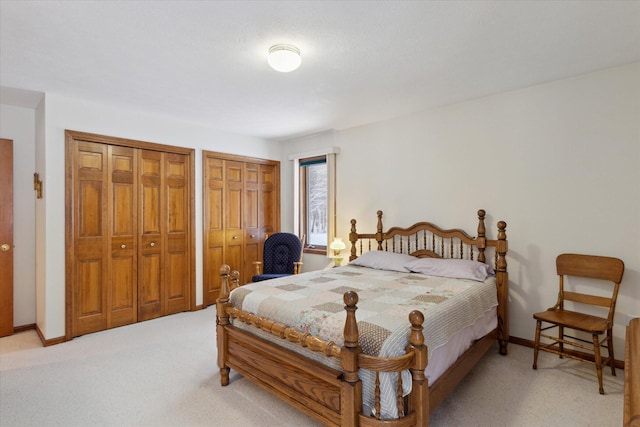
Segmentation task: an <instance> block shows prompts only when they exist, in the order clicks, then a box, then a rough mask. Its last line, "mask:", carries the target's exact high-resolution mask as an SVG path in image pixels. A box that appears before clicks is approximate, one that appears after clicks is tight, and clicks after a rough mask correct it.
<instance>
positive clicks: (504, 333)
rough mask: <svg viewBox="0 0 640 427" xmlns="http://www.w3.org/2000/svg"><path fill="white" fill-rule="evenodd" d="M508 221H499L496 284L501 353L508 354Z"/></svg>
mask: <svg viewBox="0 0 640 427" xmlns="http://www.w3.org/2000/svg"><path fill="white" fill-rule="evenodd" d="M506 230H507V223H506V222H504V221H498V242H497V244H496V285H497V287H498V342H499V343H500V354H507V344H508V343H509V319H508V315H509V309H508V307H509V305H508V304H509V274H508V273H507V259H506V255H507V249H508V243H507V231H506Z"/></svg>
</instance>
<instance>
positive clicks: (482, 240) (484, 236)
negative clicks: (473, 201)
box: [471, 209, 487, 262]
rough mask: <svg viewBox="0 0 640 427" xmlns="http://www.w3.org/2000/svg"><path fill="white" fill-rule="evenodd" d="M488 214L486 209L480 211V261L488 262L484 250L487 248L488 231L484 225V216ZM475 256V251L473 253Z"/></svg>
mask: <svg viewBox="0 0 640 427" xmlns="http://www.w3.org/2000/svg"><path fill="white" fill-rule="evenodd" d="M485 215H486V212H485V211H484V209H480V210H479V211H478V237H477V239H478V252H479V253H478V261H480V262H487V258H486V256H485V254H484V250H485V248H486V247H487V229H486V227H485V225H484V216H485ZM471 254H472V255H473V251H471Z"/></svg>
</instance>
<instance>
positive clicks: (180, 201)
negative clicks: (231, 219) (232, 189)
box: [163, 153, 191, 315]
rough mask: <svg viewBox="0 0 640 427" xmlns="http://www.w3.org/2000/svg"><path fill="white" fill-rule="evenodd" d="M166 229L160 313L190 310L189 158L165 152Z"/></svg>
mask: <svg viewBox="0 0 640 427" xmlns="http://www.w3.org/2000/svg"><path fill="white" fill-rule="evenodd" d="M163 157H164V171H165V180H164V187H165V198H166V202H165V205H164V206H165V208H164V222H165V224H164V229H165V230H166V242H165V243H164V247H165V248H166V249H165V251H166V252H165V263H164V277H165V280H164V293H165V294H164V297H165V298H166V309H165V311H164V312H163V315H167V314H173V313H179V312H181V311H185V310H188V309H189V301H190V293H189V284H190V282H191V281H190V280H189V276H190V269H189V209H188V207H189V187H188V185H189V158H188V157H187V156H185V155H182V154H171V153H165V154H163Z"/></svg>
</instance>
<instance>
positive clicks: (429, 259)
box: [216, 210, 509, 426]
mask: <svg viewBox="0 0 640 427" xmlns="http://www.w3.org/2000/svg"><path fill="white" fill-rule="evenodd" d="M377 216H378V218H377V227H376V232H375V233H359V232H358V231H357V227H356V225H357V222H356V220H351V232H350V234H349V240H350V244H351V251H350V257H349V260H350V263H349V264H348V265H347V266H345V267H339V268H333V269H327V270H323V271H317V272H309V273H304V274H301V275H297V276H292V278H284V279H276V280H274V281H266V282H261V283H260V285H258V284H247V285H245V286H238V283H237V282H238V280H237V277H238V275H237V274H234V272H231V271H230V269H229V267H228V266H226V265H224V266H222V267H221V278H222V290H221V294H220V298H219V299H218V301H217V326H216V328H217V344H218V366H219V368H220V374H221V384H222V385H223V386H226V385H228V384H229V371H230V369H234V370H235V371H237V372H239V373H240V374H242V375H243V376H245V377H246V378H248V379H250V380H251V381H254V382H255V383H257V384H258V385H260V386H262V387H263V388H265V389H267V390H268V391H270V392H272V393H274V394H276V395H277V396H279V397H280V398H282V399H283V400H285V401H287V402H289V403H290V404H292V405H293V406H295V407H297V408H299V409H300V410H302V411H304V412H306V413H307V414H309V415H311V416H312V417H314V418H316V419H318V420H320V421H321V422H323V423H324V424H326V425H335V426H338V425H342V426H383V425H384V426H412V425H419V426H427V425H428V424H429V414H430V413H431V412H432V411H433V410H434V409H435V408H436V407H437V406H438V405H439V404H440V402H442V400H443V399H444V398H445V397H446V396H447V394H448V393H449V392H450V391H451V390H453V388H454V387H455V386H456V385H457V384H458V383H459V382H460V381H461V380H462V378H464V376H465V375H466V374H467V373H468V372H469V371H470V370H471V368H472V367H473V366H474V365H475V363H476V362H477V361H478V360H480V358H481V357H482V356H483V355H484V354H485V353H486V351H488V350H489V349H490V348H491V347H493V345H494V343H495V342H496V341H497V342H498V348H499V351H500V353H501V354H506V353H507V343H508V340H509V331H508V319H507V298H508V295H507V294H508V275H507V263H506V254H507V237H506V223H505V222H504V221H499V222H498V224H497V237H496V239H495V240H492V239H488V238H487V237H486V227H485V216H486V213H485V211H484V210H479V211H478V227H477V234H476V236H475V237H472V236H471V235H469V234H467V233H466V232H465V231H463V230H461V229H446V230H445V229H441V228H440V227H438V226H436V225H434V224H432V223H429V222H420V223H417V224H414V225H412V226H410V227H407V228H402V227H392V228H389V229H388V230H387V231H384V228H383V224H382V211H378V213H377ZM403 257H407V258H406V259H403ZM487 259H490V261H489V262H487ZM388 264H391V266H389V265H388ZM462 264H464V266H465V267H466V266H467V264H468V265H469V266H472V267H473V269H474V270H473V277H466V276H465V275H464V274H463V276H462V277H464V278H463V279H458V278H456V279H455V280H454V279H453V278H449V277H446V276H447V274H448V273H444V274H443V273H442V270H443V269H444V270H451V268H453V270H455V274H454V275H458V274H459V273H458V271H459V266H460V265H462ZM434 265H436V267H434ZM443 266H444V267H443ZM451 266H453V267H451ZM478 267H482V268H480V270H482V271H484V272H487V273H488V274H487V275H486V277H485V278H484V279H483V278H482V277H475V274H476V271H477V270H478ZM403 268H404V269H405V270H403ZM434 268H435V270H434ZM465 271H466V270H465ZM465 274H466V273H465ZM443 276H445V277H443ZM338 292H339V293H340V295H339V296H338V298H339V299H340V300H342V303H341V304H337V302H340V301H336V293H338ZM477 292H480V293H481V296H479V295H477V294H476V293H477ZM400 296H403V297H404V296H408V300H400V299H398V300H397V301H396V297H398V298H399V297H400ZM459 299H462V300H466V301H467V302H466V303H467V304H471V306H473V305H476V301H480V300H482V301H484V302H483V304H485V305H484V306H483V307H482V308H481V309H479V314H473V315H471V316H472V318H473V322H469V319H466V318H465V319H463V320H462V321H461V322H462V323H460V322H459V321H452V320H444V323H440V324H437V323H434V322H435V321H436V320H437V319H440V318H445V317H444V314H445V313H446V312H448V311H449V308H451V307H458V306H457V305H452V304H454V301H458V300H459ZM305 300H309V301H313V306H314V307H313V308H309V309H307V308H306V306H305V308H303V309H301V307H303V302H304V301H305ZM278 301H289V303H288V305H287V303H282V305H278V304H280V303H279V302H278ZM391 302H393V303H394V304H390V303H391ZM455 304H457V302H456V303H455ZM338 306H340V309H338ZM291 307H293V308H291ZM296 310H299V311H298V312H299V313H303V314H301V315H297V313H298V312H296ZM318 310H320V311H318ZM357 310H360V312H359V313H358V314H356V311H357ZM375 310H379V311H378V312H376V311H375ZM451 311H452V312H457V313H459V314H458V315H460V316H462V317H464V316H470V315H469V312H470V311H471V310H470V309H469V306H467V307H465V308H455V309H451ZM434 313H435V314H434ZM305 316H307V317H305ZM308 317H310V318H317V319H320V322H318V323H312V322H311V321H310V320H309V319H308ZM383 318H388V319H389V320H390V322H391V325H390V326H389V325H386V324H383V323H382V319H383ZM399 322H401V323H402V324H400V323H399ZM456 322H458V323H459V324H460V325H462V326H460V325H459V326H458V327H457V329H455V330H454V328H453V326H450V325H452V324H454V323H456ZM449 329H451V331H449V332H447V333H445V332H442V331H443V330H449ZM381 336H382V338H381ZM425 337H426V338H425ZM390 343H391V344H390ZM451 343H454V344H453V345H451ZM448 347H455V351H454V354H455V355H454V356H453V357H452V356H451V355H450V351H449V350H450V349H449V348H448ZM444 353H447V354H449V355H448V356H446V357H445V356H441V354H444ZM443 358H444V359H449V360H446V361H443V360H444V359H443Z"/></svg>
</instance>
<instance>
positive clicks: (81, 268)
mask: <svg viewBox="0 0 640 427" xmlns="http://www.w3.org/2000/svg"><path fill="white" fill-rule="evenodd" d="M118 144H122V145H118ZM127 145H128V146H127ZM136 146H142V147H145V148H148V147H152V148H156V147H155V145H154V144H151V143H142V142H136V141H130V140H122V139H118V138H110V137H102V136H99V135H92V134H84V133H79V132H73V131H67V184H66V185H67V196H66V197H67V204H66V205H67V217H66V221H67V261H66V262H67V337H66V338H67V339H71V338H72V337H74V336H79V335H82V334H86V333H90V332H96V331H100V330H104V329H109V328H113V327H117V326H122V325H126V324H130V323H135V322H138V321H143V320H147V319H152V318H155V317H159V316H164V315H168V314H173V313H177V312H180V311H186V310H189V309H191V308H193V306H194V300H193V293H194V291H195V290H194V286H195V283H194V279H193V273H192V270H193V266H194V262H193V249H192V247H193V232H192V223H193V219H192V214H193V212H192V211H193V207H192V199H193V197H192V193H193V189H192V188H193V184H192V171H191V168H192V162H193V160H192V158H191V157H192V156H193V155H192V154H182V153H172V152H166V151H160V150H155V149H153V150H150V149H141V148H136ZM159 148H164V149H166V148H167V147H165V146H160V147H159ZM169 148H171V147H169ZM176 149H177V150H179V151H187V152H188V151H189V150H187V149H181V148H176Z"/></svg>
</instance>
